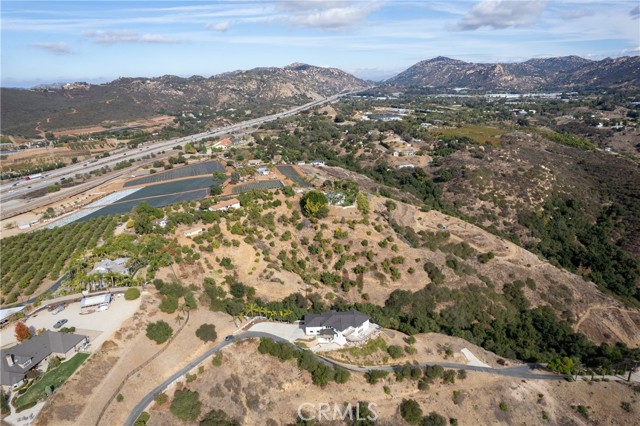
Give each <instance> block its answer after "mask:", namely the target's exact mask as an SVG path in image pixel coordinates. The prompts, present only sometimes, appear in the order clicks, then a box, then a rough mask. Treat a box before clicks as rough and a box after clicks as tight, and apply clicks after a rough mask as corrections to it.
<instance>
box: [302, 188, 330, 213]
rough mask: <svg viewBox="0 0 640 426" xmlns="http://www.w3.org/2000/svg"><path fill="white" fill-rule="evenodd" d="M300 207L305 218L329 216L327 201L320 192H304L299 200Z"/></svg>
mask: <svg viewBox="0 0 640 426" xmlns="http://www.w3.org/2000/svg"><path fill="white" fill-rule="evenodd" d="M300 206H301V207H302V213H303V214H304V215H305V216H309V217H317V218H323V217H327V216H328V214H329V201H328V200H327V197H326V196H325V195H324V194H323V193H322V192H320V191H309V192H306V193H305V194H304V195H303V196H302V198H301V199H300Z"/></svg>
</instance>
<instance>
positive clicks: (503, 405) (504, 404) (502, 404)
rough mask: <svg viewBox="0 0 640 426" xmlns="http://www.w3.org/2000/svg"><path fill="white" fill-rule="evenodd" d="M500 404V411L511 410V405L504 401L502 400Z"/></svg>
mask: <svg viewBox="0 0 640 426" xmlns="http://www.w3.org/2000/svg"><path fill="white" fill-rule="evenodd" d="M498 406H499V407H500V411H509V406H508V405H507V403H506V402H504V401H501V402H500V405H498Z"/></svg>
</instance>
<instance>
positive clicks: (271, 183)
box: [233, 180, 284, 194]
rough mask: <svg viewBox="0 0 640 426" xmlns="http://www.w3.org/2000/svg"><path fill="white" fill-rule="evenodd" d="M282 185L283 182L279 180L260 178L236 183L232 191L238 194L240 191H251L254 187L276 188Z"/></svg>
mask: <svg viewBox="0 0 640 426" xmlns="http://www.w3.org/2000/svg"><path fill="white" fill-rule="evenodd" d="M282 187H284V184H283V183H282V182H280V181H279V180H262V181H258V182H250V183H245V184H244V185H238V186H236V187H235V188H233V193H234V194H240V193H242V192H247V191H253V190H254V189H276V188H282Z"/></svg>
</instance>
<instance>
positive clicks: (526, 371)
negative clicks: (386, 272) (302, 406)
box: [125, 331, 565, 426]
mask: <svg viewBox="0 0 640 426" xmlns="http://www.w3.org/2000/svg"><path fill="white" fill-rule="evenodd" d="M261 337H266V338H269V339H272V340H275V341H277V342H285V343H290V342H289V341H288V340H286V339H283V338H282V337H279V336H276V335H273V334H271V333H265V332H261V331H245V332H244V333H240V334H237V335H236V336H235V337H234V339H233V340H231V341H222V342H220V343H218V344H217V345H215V346H213V347H212V348H211V349H209V350H208V351H206V352H205V353H203V354H202V355H200V356H199V357H198V358H196V359H194V360H193V361H191V362H190V363H189V364H187V365H186V366H184V367H183V368H181V369H180V370H179V371H177V372H176V373H174V374H173V375H171V377H169V378H168V379H167V380H165V381H164V382H162V383H161V384H159V385H158V386H156V388H155V389H153V390H152V391H151V392H149V393H148V394H147V395H146V396H145V397H144V398H142V400H141V401H140V402H139V403H138V404H136V406H135V407H134V408H133V410H132V411H131V414H129V417H127V420H126V422H125V425H127V426H130V425H131V426H132V425H133V423H134V422H135V421H136V419H137V418H138V416H140V414H141V413H142V412H143V411H144V409H145V408H146V407H147V406H148V405H149V404H151V401H153V398H154V397H155V396H156V395H157V394H159V393H160V392H163V391H164V390H165V389H166V388H167V387H168V386H169V385H170V384H172V383H173V382H175V381H176V380H178V379H179V378H180V377H182V376H184V375H185V374H187V373H188V372H189V371H191V370H192V369H194V368H196V367H197V366H198V365H199V364H200V363H202V362H203V361H204V360H205V359H207V358H208V357H210V356H211V355H213V354H215V353H216V352H218V351H220V350H221V349H224V348H226V347H227V346H229V345H232V344H233V343H234V342H237V341H242V340H248V339H256V338H261ZM294 347H296V348H298V347H297V346H294ZM315 355H316V357H317V358H318V360H320V361H322V362H323V363H325V364H326V365H329V366H332V367H336V366H338V367H342V368H345V369H347V370H350V371H354V372H358V373H366V372H367V371H369V370H384V371H394V370H395V369H396V368H397V367H400V366H403V365H404V364H398V365H385V366H378V367H374V368H367V367H358V366H354V365H349V364H342V363H339V362H336V361H333V360H330V359H327V358H324V357H323V356H320V355H318V354H315ZM412 365H415V364H412ZM418 365H419V366H420V367H426V366H430V365H440V366H442V367H444V368H454V369H458V370H467V371H479V372H483V373H489V374H496V375H500V376H506V377H513V378H517V379H530V380H564V379H565V378H564V376H562V375H550V374H538V373H533V372H532V370H533V369H535V368H539V366H538V365H534V364H531V365H526V364H525V365H522V366H518V367H509V368H501V369H498V368H491V367H475V366H471V365H466V364H456V363H452V362H427V363H422V364H418Z"/></svg>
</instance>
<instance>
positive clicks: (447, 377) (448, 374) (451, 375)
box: [442, 370, 456, 384]
mask: <svg viewBox="0 0 640 426" xmlns="http://www.w3.org/2000/svg"><path fill="white" fill-rule="evenodd" d="M455 382H456V371H455V370H447V371H445V372H444V374H443V375H442V383H451V384H454V383H455Z"/></svg>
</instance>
